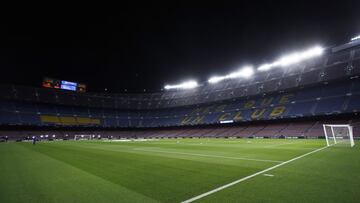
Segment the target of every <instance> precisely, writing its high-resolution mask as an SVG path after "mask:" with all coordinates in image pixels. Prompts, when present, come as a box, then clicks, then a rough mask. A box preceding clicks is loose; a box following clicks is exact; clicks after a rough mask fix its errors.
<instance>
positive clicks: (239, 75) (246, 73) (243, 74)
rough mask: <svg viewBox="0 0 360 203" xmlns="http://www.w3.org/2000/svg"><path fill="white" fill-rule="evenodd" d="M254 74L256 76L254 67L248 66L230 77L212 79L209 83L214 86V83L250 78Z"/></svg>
mask: <svg viewBox="0 0 360 203" xmlns="http://www.w3.org/2000/svg"><path fill="white" fill-rule="evenodd" d="M253 74H254V69H253V67H250V66H247V67H244V68H242V69H240V70H239V71H236V72H233V73H230V74H228V75H224V76H214V77H211V78H210V79H209V80H208V82H209V83H213V84H214V83H218V82H220V81H222V80H225V79H233V78H248V77H250V76H252V75H253Z"/></svg>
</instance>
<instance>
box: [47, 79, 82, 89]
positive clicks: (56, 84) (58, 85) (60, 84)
mask: <svg viewBox="0 0 360 203" xmlns="http://www.w3.org/2000/svg"><path fill="white" fill-rule="evenodd" d="M42 86H43V87H46V88H54V89H62V90H69V91H76V92H86V85H85V84H83V83H76V82H69V81H66V80H57V79H52V78H44V79H43V83H42Z"/></svg>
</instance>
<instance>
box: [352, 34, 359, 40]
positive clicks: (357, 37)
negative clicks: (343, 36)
mask: <svg viewBox="0 0 360 203" xmlns="http://www.w3.org/2000/svg"><path fill="white" fill-rule="evenodd" d="M358 39H360V35H358V36H356V37H353V38H351V41H355V40H358Z"/></svg>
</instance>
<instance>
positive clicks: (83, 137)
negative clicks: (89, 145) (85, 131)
mask: <svg viewBox="0 0 360 203" xmlns="http://www.w3.org/2000/svg"><path fill="white" fill-rule="evenodd" d="M91 139H92V135H75V136H74V140H91Z"/></svg>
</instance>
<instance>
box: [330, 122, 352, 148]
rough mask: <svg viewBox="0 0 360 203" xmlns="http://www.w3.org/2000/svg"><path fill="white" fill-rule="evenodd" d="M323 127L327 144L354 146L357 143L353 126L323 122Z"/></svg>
mask: <svg viewBox="0 0 360 203" xmlns="http://www.w3.org/2000/svg"><path fill="white" fill-rule="evenodd" d="M323 127H324V134H325V138H326V144H327V146H330V145H335V144H336V145H345V146H351V147H353V146H354V145H355V142H354V137H353V129H352V126H350V125H346V124H345V125H332V124H323Z"/></svg>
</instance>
